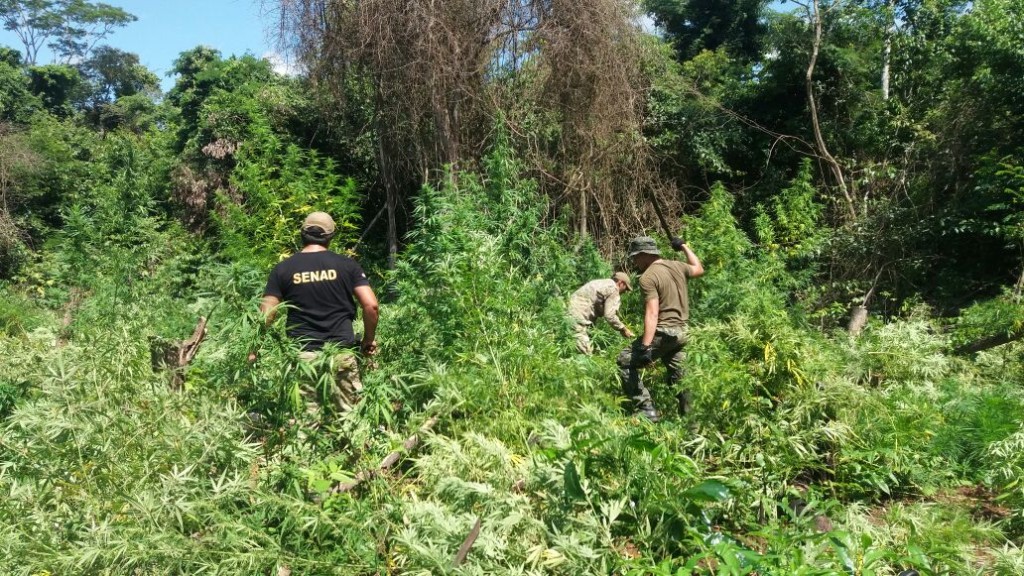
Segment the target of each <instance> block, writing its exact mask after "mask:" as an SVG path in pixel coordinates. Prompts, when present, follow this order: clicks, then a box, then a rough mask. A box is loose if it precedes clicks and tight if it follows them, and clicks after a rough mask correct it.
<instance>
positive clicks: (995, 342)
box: [953, 328, 1024, 356]
mask: <svg viewBox="0 0 1024 576" xmlns="http://www.w3.org/2000/svg"><path fill="white" fill-rule="evenodd" d="M1021 338H1024V328H1021V329H1019V330H1016V331H1014V332H1006V333H1002V334H995V335H993V336H986V337H985V338H979V339H978V340H975V341H974V342H968V343H967V344H961V345H960V346H957V347H956V348H954V349H953V353H954V354H959V355H962V356H966V355H968V354H974V353H976V352H982V351H985V350H988V349H990V348H995V347H997V346H1002V345H1003V344H1009V343H1010V342H1015V341H1017V340H1020V339H1021Z"/></svg>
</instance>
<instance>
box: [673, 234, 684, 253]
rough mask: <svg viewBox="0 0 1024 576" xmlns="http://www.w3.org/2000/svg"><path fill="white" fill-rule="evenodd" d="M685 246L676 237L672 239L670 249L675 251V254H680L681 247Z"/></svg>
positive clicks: (681, 240)
mask: <svg viewBox="0 0 1024 576" xmlns="http://www.w3.org/2000/svg"><path fill="white" fill-rule="evenodd" d="M685 245H686V243H685V242H683V239H682V238H679V237H678V236H677V237H674V238H672V249H673V250H675V251H676V252H682V251H683V246H685Z"/></svg>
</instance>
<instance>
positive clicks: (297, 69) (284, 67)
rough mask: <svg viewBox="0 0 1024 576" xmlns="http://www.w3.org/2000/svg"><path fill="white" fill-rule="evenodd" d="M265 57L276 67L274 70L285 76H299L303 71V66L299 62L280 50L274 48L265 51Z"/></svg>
mask: <svg viewBox="0 0 1024 576" xmlns="http://www.w3.org/2000/svg"><path fill="white" fill-rule="evenodd" d="M263 59H264V60H266V61H268V62H270V65H271V66H273V67H274V72H277V73H278V74H281V75H284V76H298V75H299V74H302V72H303V70H302V66H301V65H300V64H299V63H298V62H296V61H294V60H292V59H291V58H290V57H288V56H285V55H283V54H281V53H280V52H274V51H272V50H271V51H269V52H265V53H264V54H263Z"/></svg>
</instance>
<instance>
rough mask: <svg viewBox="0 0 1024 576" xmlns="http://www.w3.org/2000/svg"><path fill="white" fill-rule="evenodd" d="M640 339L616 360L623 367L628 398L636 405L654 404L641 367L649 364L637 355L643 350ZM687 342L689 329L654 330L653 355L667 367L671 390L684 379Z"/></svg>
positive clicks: (649, 405) (621, 373)
mask: <svg viewBox="0 0 1024 576" xmlns="http://www.w3.org/2000/svg"><path fill="white" fill-rule="evenodd" d="M639 345H640V339H639V338H637V340H636V341H635V342H633V344H631V345H630V346H628V347H626V348H625V349H624V350H623V351H622V352H620V353H619V356H618V358H616V360H615V363H616V364H618V366H619V381H620V382H621V384H622V392H623V394H625V395H626V397H628V398H630V399H631V400H632V401H633V402H634V403H635V408H638V409H642V408H649V407H653V406H654V403H653V402H652V401H651V393H650V391H649V390H647V387H646V386H644V383H643V381H642V380H641V379H640V370H641V369H642V368H646V367H647V365H646V364H645V363H643V362H642V361H640V360H639V359H638V357H637V354H638V352H639V347H640V346H639ZM684 345H686V328H685V327H681V328H666V329H664V330H662V329H658V331H657V332H655V333H654V340H652V341H651V348H652V352H653V353H652V355H651V356H652V358H653V360H654V361H655V362H657V361H658V360H661V363H662V364H664V366H665V381H666V384H667V385H668V387H669V390H672V391H674V392H677V393H678V392H681V390H676V388H677V386H678V385H679V381H680V380H682V378H683V362H685V361H686V353H685V352H683V346H684Z"/></svg>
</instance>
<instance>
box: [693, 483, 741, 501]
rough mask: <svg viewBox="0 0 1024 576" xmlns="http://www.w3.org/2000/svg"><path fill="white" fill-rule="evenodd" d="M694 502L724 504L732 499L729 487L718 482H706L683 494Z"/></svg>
mask: <svg viewBox="0 0 1024 576" xmlns="http://www.w3.org/2000/svg"><path fill="white" fill-rule="evenodd" d="M682 496H683V498H686V499H689V500H692V501H694V502H724V501H725V500H728V499H729V498H731V497H732V495H731V494H730V493H729V487H728V486H726V485H725V484H722V483H721V482H719V481H717V480H705V481H704V482H701V483H700V484H698V485H696V486H694V487H693V488H690V489H689V490H687V491H686V492H683V494H682Z"/></svg>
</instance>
